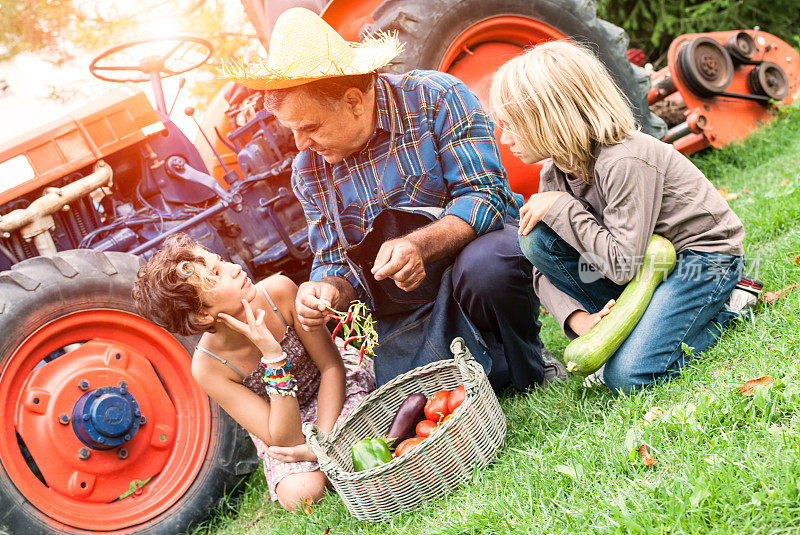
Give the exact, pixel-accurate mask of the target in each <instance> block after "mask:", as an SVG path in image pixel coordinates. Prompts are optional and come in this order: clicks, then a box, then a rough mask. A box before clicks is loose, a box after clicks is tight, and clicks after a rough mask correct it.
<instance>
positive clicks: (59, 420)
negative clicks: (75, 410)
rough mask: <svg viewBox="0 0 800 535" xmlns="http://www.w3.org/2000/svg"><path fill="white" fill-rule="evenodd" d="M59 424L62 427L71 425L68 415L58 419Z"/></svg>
mask: <svg viewBox="0 0 800 535" xmlns="http://www.w3.org/2000/svg"><path fill="white" fill-rule="evenodd" d="M58 423H60V424H61V425H67V424H68V423H69V416H67V415H66V414H62V415H61V416H59V417H58Z"/></svg>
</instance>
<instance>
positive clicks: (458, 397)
mask: <svg viewBox="0 0 800 535" xmlns="http://www.w3.org/2000/svg"><path fill="white" fill-rule="evenodd" d="M465 397H467V393H466V392H465V391H464V385H461V386H459V387H457V388H455V389H453V391H452V392H451V393H450V399H449V400H448V402H447V409H448V410H449V411H450V412H451V413H453V412H455V410H456V409H457V408H458V406H459V405H461V404H462V403H464V398H465Z"/></svg>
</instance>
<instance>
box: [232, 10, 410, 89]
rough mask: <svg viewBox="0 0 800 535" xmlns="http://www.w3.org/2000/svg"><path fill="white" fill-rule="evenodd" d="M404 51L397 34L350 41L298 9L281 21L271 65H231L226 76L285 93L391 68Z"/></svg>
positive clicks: (271, 48)
mask: <svg viewBox="0 0 800 535" xmlns="http://www.w3.org/2000/svg"><path fill="white" fill-rule="evenodd" d="M401 50H402V45H401V44H400V41H399V40H398V39H397V36H396V35H392V34H379V35H374V36H370V37H367V38H366V40H365V41H364V42H363V43H353V42H349V41H345V40H344V39H343V38H342V36H340V35H339V34H338V33H336V31H335V30H334V29H333V28H331V26H330V25H329V24H328V23H327V22H325V21H324V20H322V18H321V17H320V16H319V15H317V14H316V13H314V12H313V11H309V10H308V9H305V8H301V7H295V8H292V9H289V10H287V11H285V12H283V13H282V14H281V15H280V16H279V17H278V20H276V21H275V27H274V29H273V30H272V37H271V38H270V42H269V55H268V56H267V61H266V63H264V62H263V61H260V62H256V63H251V64H248V65H245V64H244V63H241V64H239V63H237V62H236V61H227V62H224V63H223V65H222V68H221V69H220V74H221V75H222V76H223V77H225V78H228V79H231V80H234V81H235V82H238V83H240V84H242V85H243V86H246V87H249V88H251V89H282V88H285V87H294V86H296V85H301V84H306V83H308V82H313V81H314V80H320V79H322V78H331V77H334V76H345V75H351V74H366V73H368V72H372V71H374V70H376V69H378V68H379V67H383V66H384V65H387V64H388V63H389V62H390V61H391V60H392V59H394V58H395V56H397V54H399V53H400V51H401Z"/></svg>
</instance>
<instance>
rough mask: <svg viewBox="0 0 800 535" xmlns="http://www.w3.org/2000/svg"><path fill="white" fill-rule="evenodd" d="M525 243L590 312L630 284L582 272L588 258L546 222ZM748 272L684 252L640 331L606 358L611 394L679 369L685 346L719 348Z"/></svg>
mask: <svg viewBox="0 0 800 535" xmlns="http://www.w3.org/2000/svg"><path fill="white" fill-rule="evenodd" d="M519 241H520V247H521V248H522V252H523V253H524V254H525V256H526V257H527V258H528V260H530V261H531V263H532V264H533V265H534V266H535V267H536V269H538V270H539V271H541V272H542V274H543V275H544V276H545V277H547V278H548V279H549V280H550V282H552V283H553V285H554V286H555V287H556V288H558V289H559V290H561V291H562V292H564V293H566V294H567V295H569V296H571V297H573V298H574V299H576V300H577V301H579V302H580V303H581V305H583V307H584V309H586V311H587V312H589V313H592V314H593V313H595V312H597V311H599V310H600V309H602V308H603V305H605V303H606V302H608V300H609V299H616V298H617V297H619V294H620V293H622V290H623V289H624V287H623V286H619V285H617V284H614V283H613V282H611V281H610V280H609V279H607V278H605V277H604V276H602V275H601V274H600V273H589V276H587V272H586V270H585V269H583V270H582V272H581V267H582V266H581V264H583V266H585V263H582V262H580V261H579V257H580V253H578V251H576V250H575V249H574V248H573V247H572V246H571V245H569V244H568V243H567V242H566V241H564V240H563V239H561V238H560V237H559V236H558V234H556V233H555V232H554V231H553V230H552V229H551V228H550V227H548V226H547V225H545V224H544V223H539V224H537V225H536V227H534V229H533V230H532V231H531V232H530V233H529V234H528V235H526V236H520V237H519ZM743 269H744V260H743V259H742V258H741V257H738V256H732V255H726V254H719V253H705V252H701V251H693V250H691V249H687V250H684V251H681V252H680V253H678V258H677V263H676V265H675V269H674V270H673V272H672V274H671V275H670V276H669V277H667V280H665V281H664V282H662V283H661V284H660V285H659V286H658V287H657V288H656V291H655V292H654V293H653V298H652V299H651V301H650V304H649V305H648V306H647V309H646V310H645V312H644V315H643V316H642V318H641V319H640V320H639V323H637V325H636V327H635V328H634V329H633V332H631V334H630V336H628V338H627V339H626V340H625V341H624V342H623V343H622V345H621V346H620V348H619V349H618V350H617V351H616V353H614V355H612V356H611V358H610V359H609V360H608V362H606V367H605V370H604V371H603V380H604V381H605V383H606V386H608V387H609V388H610V389H611V391H612V392H617V391H619V392H625V393H632V392H635V391H637V390H639V389H641V388H642V387H644V386H647V385H649V384H652V383H656V382H658V381H662V380H664V379H666V378H668V377H671V376H673V375H676V374H678V373H679V372H680V370H681V368H683V366H684V365H685V364H686V358H687V355H686V354H685V353H684V352H683V350H682V344H684V343H685V344H687V345H688V346H690V347H693V348H694V350H693V353H694V354H698V353H701V352H702V351H705V350H706V349H708V348H709V347H711V346H712V345H714V343H715V342H716V340H717V338H719V336H720V335H721V334H722V333H723V332H724V331H725V329H726V328H727V327H728V324H729V323H730V321H731V320H732V319H734V318H736V317H738V315H737V314H736V313H734V312H731V311H729V310H727V309H726V308H725V306H724V305H725V301H726V300H727V299H728V297H729V296H730V294H731V292H732V291H733V288H734V287H735V286H736V283H737V282H738V281H739V278H740V277H741V274H742V271H743Z"/></svg>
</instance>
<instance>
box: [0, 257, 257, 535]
mask: <svg viewBox="0 0 800 535" xmlns="http://www.w3.org/2000/svg"><path fill="white" fill-rule="evenodd" d="M139 266H140V259H139V258H138V257H136V256H133V255H129V254H126V253H117V252H109V253H101V252H98V251H91V250H73V251H64V252H59V253H57V254H56V255H55V256H53V257H47V258H46V257H37V258H32V259H29V260H25V261H23V262H21V263H19V264H16V265H14V266H12V268H11V270H9V271H5V272H2V273H0V333H2V338H1V339H0V370H1V372H0V411H2V417H0V428H1V429H0V534H5V533H9V534H13V535H21V534H53V533H55V534H63V535H67V534H69V535H73V534H75V535H77V534H83V535H85V534H91V533H115V534H133V533H136V534H139V535H175V534H177V533H182V532H184V531H185V530H187V529H188V528H189V527H190V526H191V525H193V524H195V523H197V522H200V521H202V520H204V519H205V518H206V517H207V516H208V514H209V512H210V511H211V510H212V509H214V508H216V507H218V506H219V505H221V504H222V503H223V500H224V499H225V497H226V493H230V491H231V490H232V489H234V488H236V487H237V485H238V483H239V482H240V480H241V479H242V477H243V476H245V475H246V474H248V473H250V472H252V471H253V470H254V469H255V468H256V467H257V466H258V464H259V463H258V460H257V458H256V456H255V448H254V446H253V443H252V441H251V440H250V439H249V437H248V435H247V433H246V432H245V431H244V430H243V429H242V428H241V427H239V426H238V425H237V424H236V423H235V422H234V421H233V420H232V419H231V418H230V417H229V416H228V415H227V414H226V413H225V412H224V411H223V410H222V409H221V408H220V407H219V406H218V405H217V404H216V403H214V402H212V401H211V400H210V399H209V398H208V397H207V396H206V395H205V393H204V392H203V391H202V390H201V389H200V387H199V386H198V385H197V384H196V383H195V381H194V380H193V378H192V376H191V357H190V354H191V352H193V345H194V344H193V342H194V341H195V340H192V339H188V338H176V337H173V336H171V335H169V334H168V333H166V331H164V330H162V329H160V328H159V327H156V326H155V325H153V324H152V323H149V322H147V321H145V320H144V319H143V318H141V317H140V316H138V315H136V313H135V309H134V304H133V300H132V298H131V288H132V285H133V282H134V280H135V278H136V273H137V270H138V268H139ZM103 347H105V348H109V351H111V352H110V353H109V352H106V353H102V351H99V350H98V352H95V353H91V352H92V351H95V348H103ZM89 348H91V349H89ZM114 348H116V349H114ZM114 351H118V353H116V354H115V355H114V354H113V352H114ZM120 352H123V353H124V359H128V360H124V359H123V361H122V362H125V363H126V365H127V366H129V368H123V367H119V368H112V367H111V366H112V365H113V364H114V360H113V359H114V358H116V359H120ZM104 355H105V356H104ZM103 358H105V359H106V361H103V360H102V359H103ZM98 359H99V360H98ZM102 362H106V363H110V364H107V367H105V368H104V367H103V365H102V364H98V363H102ZM132 363H135V365H136V366H139V367H138V368H136V371H137V373H139V371H141V370H144V372H146V374H144V375H142V374H140V375H136V376H133V375H130V377H133V378H132V379H126V382H125V383H123V382H122V381H118V379H119V377H128V376H127V375H125V374H126V373H130V374H132V373H133V366H134V364H132ZM117 366H120V365H119V364H117ZM59 374H61V375H59ZM115 374H117V375H115ZM147 374H149V375H147ZM142 377H145V378H153V379H154V380H152V381H140V379H141V378H142ZM104 378H107V379H106V380H104ZM87 379H88V381H87ZM42 381H49V382H48V383H46V385H48V386H46V387H42V386H35V385H40V383H42ZM145 382H146V383H147V384H143V383H145ZM129 383H130V384H129ZM140 383H141V384H140ZM32 385H34V386H32ZM89 385H91V386H89ZM117 387H118V388H120V389H121V390H120V392H122V394H124V395H126V396H130V397H131V398H132V399H134V400H135V401H138V407H140V408H141V415H142V416H141V418H138V415H139V412H136V413H135V414H136V416H137V418H133V419H132V420H130V421H134V422H136V421H140V420H141V424H140V426H139V427H138V428H135V429H134V430H133V436H132V438H130V439H128V438H129V436H128V435H126V436H125V438H126V439H128V440H127V442H125V443H123V444H122V446H120V449H117V450H116V451H115V450H110V449H107V448H106V449H102V448H98V449H93V450H87V449H86V448H82V445H83V444H85V442H81V441H82V440H83V439H79V438H78V437H77V432H75V434H73V430H74V429H75V427H74V426H76V425H79V423H78V420H79V418H78V417H77V416H76V414H77V413H74V412H73V413H72V424H73V425H72V426H70V425H67V422H65V421H62V420H67V421H69V418H67V416H69V414H70V413H69V412H68V411H66V410H62V409H61V408H59V409H58V411H59V412H58V414H50V412H49V411H50V410H51V408H55V406H56V404H57V403H67V404H68V405H67V406H69V407H79V405H78V404H77V403H76V404H74V405H73V401H74V400H75V399H76V398H77V397H80V396H81V395H84V397H86V395H88V393H90V392H93V391H94V392H95V394H96V395H100V394H99V393H97V389H100V388H105V389H106V391H107V390H108V388H117ZM84 391H87V392H86V394H85V393H84ZM31 393H33V394H36V395H37V397H36V398H35V399H34V400H33V402H34V403H37V404H38V403H39V397H42V393H44V397H45V407H44V408H42V410H40V411H38V412H36V411H31V410H30V407H31V406H30V399H31V397H30V396H31V395H32V394H31ZM159 403H160V405H159ZM146 407H150V408H151V410H150V411H149V412H147V413H146V412H145V411H146V409H145V408H146ZM165 407H166V409H167V411H166V412H168V413H169V414H170V415H171V416H170V418H171V419H170V420H165V419H164V418H165V417H164V413H165V410H164V408H165ZM44 409H47V411H45V410H44ZM39 413H42V414H39ZM107 414H110V413H106V415H107ZM145 416H146V417H145ZM51 417H52V419H50V418H51ZM104 417H105V415H104ZM41 418H44V419H41ZM83 419H84V420H86V419H88V415H84V416H83ZM163 421H169V422H170V425H171V426H168V425H162V424H161V423H160V422H163ZM20 422H23V423H20ZM59 423H60V424H62V425H59ZM37 426H39V427H37ZM65 433H66V434H65ZM167 435H170V436H169V440H167ZM103 440H105V439H103ZM103 440H100V442H103ZM158 440H161V441H164V443H163V444H160V443H158ZM137 441H138V442H137ZM42 444H44V445H45V449H44V450H43V449H42ZM123 448H127V449H125V450H124V451H123ZM154 448H160V449H154ZM42 451H45V454H42V453H41V452H42ZM81 451H84V453H83V455H84V456H81V455H80V454H79V452H81ZM86 451H88V452H89V454H90V455H91V456H90V457H89V458H88V459H87V458H86V457H87V454H86V453H85V452H86ZM121 452H123V453H121ZM123 455H124V456H123ZM129 455H130V457H128V456H129ZM137 455H138V456H137ZM158 455H163V457H158V458H159V459H163V461H161V464H157V465H155V467H154V468H152V472H151V473H150V474H149V477H148V479H147V481H144V480H143V479H141V478H144V477H145V476H146V475H148V474H145V475H142V476H140V475H137V474H141V473H142V472H141V471H142V466H144V465H146V464H147V463H148V462H150V463H152V462H153V461H152V459H153V458H154V457H156V456H158ZM48 457H53V458H56V459H58V460H57V462H56V463H55V464H53V462H52V460H50V459H48ZM128 461H130V462H129V463H128V464H126V462H128ZM81 463H82V464H81ZM93 463H94V464H93ZM100 463H106V464H105V465H101V464H100ZM109 463H111V465H109ZM115 463H116V464H115ZM71 466H78V467H79V468H77V469H75V468H70V467H71ZM109 466H112V469H111V470H110V469H109ZM64 467H67V468H64ZM64 470H66V471H64ZM137 471H138V472H137ZM64 474H66V476H64ZM70 475H72V477H73V479H69V476H70ZM74 477H79V478H81V479H78V480H77V481H79V482H81V481H90V482H91V483H90V488H91V489H93V491H94V490H96V489H99V488H100V487H101V486H102V485H107V484H110V487H108V488H110V489H111V494H114V496H112V497H111V498H110V499H98V498H97V497H96V496H93V497H91V498H89V497H88V495H85V494H84V495H81V491H80V490H78V492H70V491H67V492H65V491H64V489H63V487H64V486H65V485H66V486H67V489H68V490H70V489H75V488H76V487H74V486H72V487H70V486H69V485H70V484H72V485H74V481H75V480H74ZM83 478H86V479H83ZM111 478H116V479H114V480H113V481H111ZM137 478H139V479H137ZM56 481H58V483H57V482H56ZM136 481H138V482H137V483H136V484H135V485H134V482H136ZM70 482H72V483H70ZM118 483H119V494H118V495H117V494H115V493H116V492H117V488H118V486H117V484H118ZM129 483H130V489H128V487H129V485H128V484H129ZM139 483H141V484H142V485H139ZM85 486H86V485H85V483H83V482H81V483H80V487H81V488H84V487H85ZM127 490H130V491H131V492H129V493H126V492H125V491H127ZM106 494H108V492H107V493H106Z"/></svg>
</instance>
